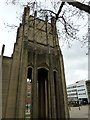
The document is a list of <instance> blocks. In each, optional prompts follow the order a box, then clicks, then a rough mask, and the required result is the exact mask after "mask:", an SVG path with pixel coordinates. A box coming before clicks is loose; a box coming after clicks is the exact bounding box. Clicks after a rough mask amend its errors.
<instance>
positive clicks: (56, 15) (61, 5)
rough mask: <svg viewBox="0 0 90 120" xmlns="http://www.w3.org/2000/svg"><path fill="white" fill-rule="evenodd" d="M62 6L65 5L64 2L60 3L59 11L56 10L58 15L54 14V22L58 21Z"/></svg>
mask: <svg viewBox="0 0 90 120" xmlns="http://www.w3.org/2000/svg"><path fill="white" fill-rule="evenodd" d="M64 4H65V2H62V3H61V5H60V7H59V10H58V13H57V14H56V20H57V19H58V17H59V14H60V12H61V10H62V8H63V5H64Z"/></svg>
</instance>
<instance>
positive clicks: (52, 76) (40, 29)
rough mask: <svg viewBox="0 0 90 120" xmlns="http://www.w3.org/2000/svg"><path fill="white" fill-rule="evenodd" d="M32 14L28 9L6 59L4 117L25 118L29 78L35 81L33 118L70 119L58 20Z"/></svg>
mask: <svg viewBox="0 0 90 120" xmlns="http://www.w3.org/2000/svg"><path fill="white" fill-rule="evenodd" d="M29 12H30V9H29V7H28V6H27V7H25V8H24V13H23V18H22V23H21V24H20V26H19V28H18V31H17V38H16V43H15V45H14V51H13V54H12V56H11V57H5V56H3V66H2V67H3V83H2V84H3V118H24V113H25V98H26V83H27V81H26V80H27V78H30V79H31V81H32V111H31V118H68V117H69V114H68V107H67V95H66V84H65V74H64V63H63V56H62V53H61V50H60V47H59V41H58V36H57V31H56V20H55V18H54V17H52V18H51V22H48V17H47V16H46V17H45V20H41V19H39V18H37V12H35V13H34V16H31V15H29Z"/></svg>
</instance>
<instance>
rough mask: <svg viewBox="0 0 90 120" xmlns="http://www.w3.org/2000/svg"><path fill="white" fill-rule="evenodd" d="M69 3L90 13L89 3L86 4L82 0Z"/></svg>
mask: <svg viewBox="0 0 90 120" xmlns="http://www.w3.org/2000/svg"><path fill="white" fill-rule="evenodd" d="M67 3H68V4H69V5H72V6H74V7H76V8H79V9H80V10H83V11H85V12H87V13H89V14H90V6H89V5H85V4H83V3H80V2H67Z"/></svg>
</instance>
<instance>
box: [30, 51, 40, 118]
mask: <svg viewBox="0 0 90 120" xmlns="http://www.w3.org/2000/svg"><path fill="white" fill-rule="evenodd" d="M36 61H37V53H36V51H35V52H34V70H33V75H34V76H33V79H32V112H31V114H32V115H31V117H32V118H37V117H38V116H37V62H36Z"/></svg>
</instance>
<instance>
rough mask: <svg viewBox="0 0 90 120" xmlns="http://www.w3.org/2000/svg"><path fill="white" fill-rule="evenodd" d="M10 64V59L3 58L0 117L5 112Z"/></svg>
mask: <svg viewBox="0 0 90 120" xmlns="http://www.w3.org/2000/svg"><path fill="white" fill-rule="evenodd" d="M11 63H12V59H11V58H9V57H3V62H2V80H3V81H2V106H3V107H2V115H3V116H4V114H5V110H6V105H7V104H6V102H7V97H8V89H9V80H10V73H11Z"/></svg>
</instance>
